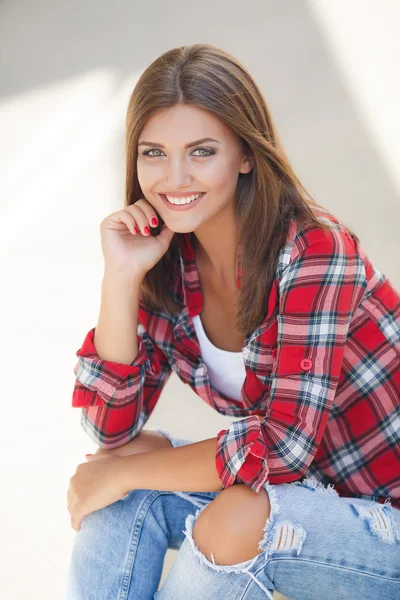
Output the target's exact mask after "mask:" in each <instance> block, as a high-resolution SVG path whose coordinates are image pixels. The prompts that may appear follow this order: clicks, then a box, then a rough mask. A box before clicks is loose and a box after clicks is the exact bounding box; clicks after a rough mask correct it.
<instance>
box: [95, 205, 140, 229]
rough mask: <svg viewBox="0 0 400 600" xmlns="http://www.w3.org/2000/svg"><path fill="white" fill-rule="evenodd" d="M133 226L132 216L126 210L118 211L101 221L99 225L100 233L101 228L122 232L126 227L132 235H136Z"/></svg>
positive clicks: (134, 223) (134, 224) (134, 222)
mask: <svg viewBox="0 0 400 600" xmlns="http://www.w3.org/2000/svg"><path fill="white" fill-rule="evenodd" d="M135 226H136V221H135V219H134V217H133V215H132V214H131V213H130V212H129V211H127V210H119V211H117V212H115V213H112V214H111V215H109V216H108V217H106V218H105V219H103V221H102V222H101V224H100V232H102V230H103V228H106V229H116V230H117V231H123V230H124V228H125V227H126V228H127V229H128V230H129V231H130V232H131V233H132V235H136V233H137V232H135V231H134V229H135Z"/></svg>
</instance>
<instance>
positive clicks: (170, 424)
mask: <svg viewBox="0 0 400 600" xmlns="http://www.w3.org/2000/svg"><path fill="white" fill-rule="evenodd" d="M399 16H400V12H399V4H398V2H397V1H396V0H379V2H378V0H376V1H366V0H364V1H362V0H335V1H334V2H332V1H328V0H326V1H325V0H323V1H310V2H307V1H302V0H275V1H272V0H259V1H258V0H248V1H247V2H245V3H243V2H241V1H238V0H229V1H228V0H220V1H219V2H215V1H214V0H202V2H190V1H189V2H180V1H179V0H168V2H166V1H165V0H164V1H163V2H160V1H158V0H153V2H137V1H135V0H133V1H132V0H130V1H129V2H128V1H126V0H119V1H118V0H116V1H114V2H113V3H112V4H111V3H109V2H104V1H99V0H97V1H94V0H86V1H83V2H82V1H81V0H80V1H78V0H69V1H68V2H66V1H62V0H60V1H58V2H55V1H50V0H36V1H35V2H28V1H27V0H13V1H11V0H3V1H2V2H0V130H1V135H0V151H1V161H0V178H1V179H0V198H1V207H0V210H1V212H0V252H1V294H0V303H1V306H0V308H1V312H0V314H1V341H2V343H1V346H0V348H1V354H2V361H1V365H2V386H1V389H2V406H3V413H2V414H3V418H2V432H1V450H2V476H3V483H2V486H1V487H2V494H1V499H0V503H1V507H0V508H1V517H2V522H1V532H2V535H1V556H0V562H1V565H2V568H1V573H0V591H1V596H2V597H3V598H8V599H18V600H25V599H29V600H31V599H32V598H40V599H41V600H50V599H51V600H54V599H55V598H62V597H63V593H64V586H65V578H66V575H67V568H68V562H69V557H70V553H71V549H72V543H73V540H74V536H75V535H76V533H75V531H74V530H73V529H72V528H71V526H70V515H69V513H68V511H67V503H66V495H67V490H68V487H69V479H70V477H71V476H72V475H73V474H74V472H75V469H76V467H77V465H78V464H79V463H81V462H84V461H85V459H84V454H85V453H87V452H93V451H95V450H96V446H95V445H94V444H93V442H91V441H90V439H89V438H88V437H87V436H86V434H85V433H84V432H83V431H82V430H81V428H80V423H79V420H80V413H79V409H72V408H71V395H72V389H73V384H74V373H73V369H74V366H75V364H76V362H77V358H76V355H75V354H76V352H77V351H78V350H79V348H80V347H81V344H82V342H83V339H84V337H85V335H86V333H87V332H88V331H89V329H91V328H92V327H94V326H95V325H96V323H97V318H98V313H99V308H100V292H101V281H102V275H103V257H102V253H101V246H100V234H99V227H100V222H101V221H102V219H103V218H104V217H105V216H106V215H107V214H109V213H111V212H114V211H116V210H119V209H121V208H123V203H124V199H123V192H124V125H125V111H126V107H127V103H128V99H129V96H130V93H131V91H132V89H133V87H134V85H135V82H136V80H137V78H138V76H139V75H140V73H141V72H142V71H143V70H144V69H145V68H146V67H147V66H148V65H149V64H150V63H151V62H152V61H153V60H154V59H155V58H157V57H158V56H159V55H160V54H161V53H163V52H164V51H166V50H168V49H171V48H173V47H176V46H181V45H184V44H191V43H199V42H201V43H204V42H207V43H213V44H215V45H217V46H219V47H221V48H224V49H225V50H228V51H229V52H231V53H232V54H234V55H235V56H236V57H237V58H238V59H239V60H240V61H241V62H242V63H243V64H244V65H245V66H246V67H247V68H248V70H249V71H250V72H251V74H252V75H253V76H254V78H255V80H256V82H257V83H258V84H259V86H260V88H261V90H262V92H263V93H264V95H265V98H266V101H267V103H268V105H269V107H270V109H271V111H272V115H273V118H274V120H275V122H276V125H277V127H278V131H279V134H280V136H281V138H282V141H283V143H284V146H285V148H286V151H287V153H288V155H289V158H290V160H291V161H292V164H293V167H294V169H295V171H296V173H297V174H298V176H299V177H300V179H301V181H302V182H303V184H304V185H305V187H306V188H307V189H308V190H309V192H310V193H311V194H312V195H313V196H314V198H315V199H316V200H317V201H318V202H320V203H321V204H323V205H325V206H326V207H327V208H329V209H331V210H332V211H333V212H334V213H335V214H336V215H337V216H339V217H340V218H341V219H342V220H343V221H344V222H345V223H346V224H348V225H349V226H351V227H352V228H353V229H354V230H355V231H356V232H357V234H358V235H359V237H360V239H361V242H362V245H363V247H364V248H365V249H366V251H367V254H368V256H369V258H370V259H371V260H372V262H373V263H374V264H375V266H376V267H377V268H378V269H379V270H381V271H383V272H384V273H385V274H386V275H387V276H388V277H389V278H390V279H391V280H392V282H393V284H394V285H395V286H396V287H397V289H400V272H399V269H398V261H399V256H400V252H399V250H400V241H399V222H400V202H399V190H400V171H399V164H400V160H399V158H400V122H399V119H398V106H400V90H399V78H398V76H397V70H396V65H398V62H399V56H400V48H399V44H400V42H399V37H398V24H399ZM230 421H231V420H230V418H227V417H223V416H221V415H218V414H217V413H214V412H213V411H212V410H211V408H210V407H208V406H207V405H206V404H205V403H203V402H202V401H201V399H200V398H199V397H198V396H196V395H195V394H194V393H193V392H192V391H191V390H190V389H189V388H188V386H184V385H183V384H182V383H181V382H180V381H179V380H178V379H177V378H176V375H175V374H172V376H171V379H170V381H169V382H168V384H167V386H166V388H165V390H164V391H163V394H162V396H161V398H160V400H159V403H158V404H157V407H156V409H155V411H154V413H153V415H152V416H151V418H150V420H149V421H148V423H147V424H146V426H145V427H148V428H150V427H156V426H159V427H163V428H166V429H168V430H169V431H170V432H171V433H172V434H173V435H175V436H179V437H187V438H189V439H191V440H193V441H198V440H202V439H206V438H209V437H215V435H216V433H217V432H218V431H219V430H220V429H222V428H225V427H228V426H229V423H230ZM105 542H106V540H105ZM175 556H176V552H175V551H168V553H167V560H166V563H165V568H164V573H163V578H164V577H165V574H166V573H167V571H168V569H169V567H170V565H171V563H172V561H173V560H174V558H175Z"/></svg>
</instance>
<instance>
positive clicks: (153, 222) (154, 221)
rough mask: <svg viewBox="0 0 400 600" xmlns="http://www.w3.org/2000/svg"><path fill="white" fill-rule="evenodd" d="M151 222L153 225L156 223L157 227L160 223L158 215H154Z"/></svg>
mask: <svg viewBox="0 0 400 600" xmlns="http://www.w3.org/2000/svg"><path fill="white" fill-rule="evenodd" d="M150 223H151V224H152V225H154V227H155V226H156V225H158V219H157V218H156V217H153V218H152V219H151V221H150Z"/></svg>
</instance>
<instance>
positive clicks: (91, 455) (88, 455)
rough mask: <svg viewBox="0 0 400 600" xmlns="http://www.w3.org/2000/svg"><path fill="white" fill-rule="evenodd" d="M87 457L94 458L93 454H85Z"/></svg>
mask: <svg viewBox="0 0 400 600" xmlns="http://www.w3.org/2000/svg"><path fill="white" fill-rule="evenodd" d="M85 456H93V454H85Z"/></svg>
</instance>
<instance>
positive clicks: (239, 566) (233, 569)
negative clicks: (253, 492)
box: [183, 483, 306, 600]
mask: <svg viewBox="0 0 400 600" xmlns="http://www.w3.org/2000/svg"><path fill="white" fill-rule="evenodd" d="M263 487H264V489H265V490H266V492H267V494H268V496H269V501H270V507H271V510H270V516H269V517H268V518H267V520H266V524H265V527H264V528H263V530H262V531H263V536H262V540H261V541H260V542H259V544H258V548H259V549H260V550H262V553H261V554H257V555H256V556H255V557H254V558H251V559H249V560H246V561H244V562H241V563H236V564H234V565H217V564H216V563H215V559H214V555H213V554H211V557H212V562H210V561H209V560H208V558H207V557H206V556H205V555H204V554H203V553H202V552H201V550H200V549H199V548H198V547H197V546H196V544H195V541H194V539H193V527H194V523H195V521H196V520H197V519H198V517H199V516H200V514H201V513H202V512H203V510H204V509H205V508H206V506H203V507H201V508H199V509H198V510H197V511H196V514H195V515H191V514H190V515H188V516H187V517H186V521H185V527H186V528H185V530H184V531H183V533H184V534H185V536H186V537H187V539H188V541H189V543H190V546H191V548H192V551H193V553H194V554H195V556H197V558H198V559H199V560H200V561H201V563H202V564H204V565H205V566H206V567H208V568H209V569H212V570H214V571H216V572H222V573H237V574H245V575H248V577H249V578H251V579H252V580H253V581H254V583H256V584H257V585H258V586H259V587H260V588H261V589H262V590H263V591H264V593H265V597H266V598H269V599H270V600H273V596H272V594H271V592H270V591H269V590H268V589H267V588H266V587H265V586H264V585H263V584H262V583H261V581H259V580H258V579H257V578H256V576H255V575H254V573H252V572H251V570H255V569H257V568H259V565H258V564H257V566H256V567H255V565H256V563H258V562H259V561H262V562H263V564H264V563H266V562H267V559H268V558H269V557H270V555H271V554H275V553H276V552H290V553H291V554H293V553H294V554H299V553H300V551H301V548H302V545H303V542H304V540H305V538H306V532H305V531H304V529H303V528H302V527H301V526H300V525H294V524H291V523H287V522H285V523H282V524H279V525H277V526H276V527H274V522H275V517H276V515H277V514H278V513H279V512H280V507H279V503H278V499H277V492H276V490H275V489H274V487H273V486H271V485H270V484H268V483H265V484H264V485H263ZM253 567H254V569H253Z"/></svg>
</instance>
